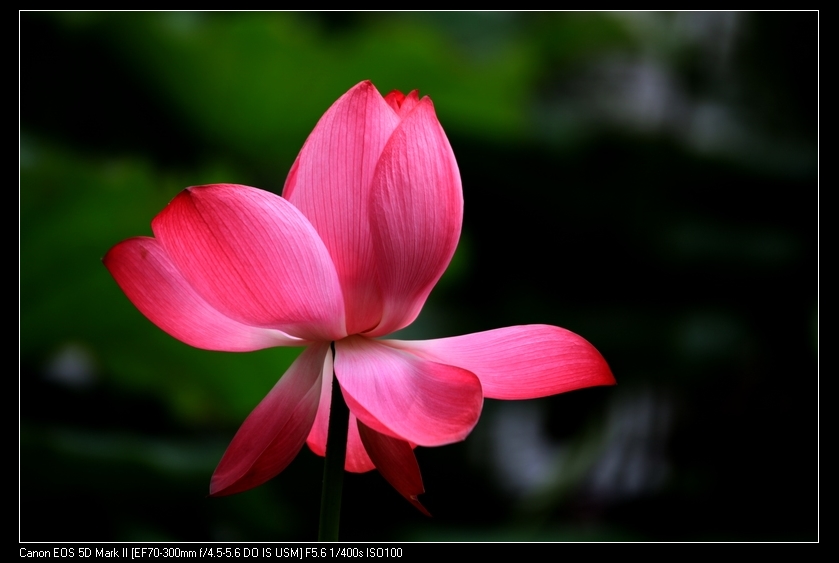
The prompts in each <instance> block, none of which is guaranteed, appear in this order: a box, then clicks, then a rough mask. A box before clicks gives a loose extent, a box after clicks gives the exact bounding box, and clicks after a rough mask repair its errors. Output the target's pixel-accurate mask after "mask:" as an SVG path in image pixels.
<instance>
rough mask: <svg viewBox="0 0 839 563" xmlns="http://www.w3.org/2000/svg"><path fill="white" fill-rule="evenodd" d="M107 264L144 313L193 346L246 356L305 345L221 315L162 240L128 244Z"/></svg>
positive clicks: (112, 254)
mask: <svg viewBox="0 0 839 563" xmlns="http://www.w3.org/2000/svg"><path fill="white" fill-rule="evenodd" d="M102 261H103V262H104V263H105V266H106V267H107V268H108V270H109V271H110V272H111V275H112V276H114V279H115V280H116V282H117V284H119V287H120V288H121V289H122V291H123V292H125V295H126V296H128V299H129V300H131V302H132V303H133V304H134V306H135V307H137V309H139V310H140V312H141V313H143V314H144V315H145V316H146V317H147V318H148V319H149V320H150V321H151V322H153V323H154V324H156V325H157V326H159V327H160V328H161V329H163V330H164V331H166V332H167V333H169V334H170V335H172V336H174V337H175V338H177V339H178V340H180V341H182V342H186V343H187V344H189V345H190V346H195V347H196V348H205V349H207V350H224V351H227V352H246V351H250V350H259V349H261V348H270V347H272V346H300V345H303V344H305V341H301V340H299V339H296V338H292V337H289V336H288V335H286V334H284V333H282V332H280V331H278V330H274V329H270V328H259V327H255V326H250V325H246V324H242V323H240V322H239V321H236V320H234V319H231V318H230V317H228V316H226V315H224V314H223V313H221V312H219V311H218V310H217V309H215V308H214V307H212V306H211V305H210V304H209V303H207V301H205V300H204V298H203V297H202V296H201V295H199V294H198V292H196V291H195V289H193V287H192V286H191V285H190V284H189V282H187V281H186V279H184V277H183V275H182V274H181V272H180V270H178V269H177V268H176V267H175V265H174V264H173V263H172V260H171V259H170V257H169V255H168V254H167V253H166V251H165V250H164V249H163V247H162V246H161V245H160V242H159V241H157V240H156V239H153V238H149V237H135V238H131V239H128V240H126V241H123V242H121V243H119V244H117V245H116V246H114V247H113V248H112V249H111V250H109V251H108V253H107V254H106V255H105V257H104V258H103V259H102Z"/></svg>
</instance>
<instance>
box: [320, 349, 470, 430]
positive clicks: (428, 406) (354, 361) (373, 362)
mask: <svg viewBox="0 0 839 563" xmlns="http://www.w3.org/2000/svg"><path fill="white" fill-rule="evenodd" d="M335 354H336V357H335V375H336V376H337V377H338V381H340V382H341V390H342V391H343V395H344V399H345V400H346V401H347V406H348V407H349V408H350V411H351V412H352V413H353V414H354V415H355V416H356V417H358V419H359V420H360V421H362V422H363V423H364V424H366V425H367V426H369V427H370V428H372V429H373V430H376V431H378V432H381V433H383V434H387V435H389V436H392V437H394V438H399V439H401V440H406V441H409V442H412V443H414V444H419V445H421V446H440V445H443V444H450V443H452V442H457V441H460V440H463V439H464V438H466V436H467V435H468V434H469V432H470V431H471V430H472V428H473V427H474V426H475V424H476V423H477V422H478V417H479V416H480V413H481V407H482V406H483V397H482V395H481V384H480V382H479V381H478V378H477V377H476V376H475V374H473V373H471V372H469V371H467V370H464V369H461V368H458V367H454V366H450V365H445V364H441V363H436V362H429V361H427V360H424V359H422V358H420V357H418V356H416V355H414V354H411V353H410V352H406V351H403V350H397V349H395V348H391V347H389V346H386V345H385V344H383V343H381V342H378V341H375V340H369V339H366V338H362V337H352V336H351V337H349V338H345V339H343V340H340V341H338V342H336V343H335Z"/></svg>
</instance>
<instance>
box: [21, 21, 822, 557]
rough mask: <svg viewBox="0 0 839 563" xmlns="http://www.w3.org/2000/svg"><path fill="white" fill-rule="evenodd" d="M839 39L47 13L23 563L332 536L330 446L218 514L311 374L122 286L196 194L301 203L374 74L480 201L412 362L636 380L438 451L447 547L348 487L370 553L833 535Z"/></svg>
mask: <svg viewBox="0 0 839 563" xmlns="http://www.w3.org/2000/svg"><path fill="white" fill-rule="evenodd" d="M817 24H818V20H817V13H814V12H791V13H737V12H724V13H715V12H701V13H691V12H676V13H654V12H631V13H605V12H597V13H578V12H575V13H563V12H551V13H538V12H530V13H510V12H504V13H492V12H481V13H477V12H476V13H468V12H444V13H436V12H423V13H411V12H400V13H381V12H363V13H354V12H324V13H317V12H314V13H293V12H280V13H274V12H271V13H258V12H248V13H227V12H213V13H183V12H166V13H154V12H142V13H130V12H105V13H99V12H61V13H48V12H22V13H21V14H20V60H21V62H20V66H21V68H20V76H21V78H20V92H21V93H20V122H21V131H20V417H21V426H20V427H21V430H20V455H21V464H20V466H21V477H20V479H21V487H20V491H21V492H20V502H21V510H20V518H21V522H20V534H21V539H23V540H126V541H130V540H194V541H208V540H241V541H247V540H311V539H313V538H314V536H315V530H316V529H317V509H318V506H319V491H320V489H319V484H320V471H321V462H320V459H319V458H317V457H316V456H314V455H312V454H311V453H310V452H308V451H307V450H305V448H304V452H303V453H301V455H300V456H299V457H298V459H297V460H295V462H294V463H293V464H292V465H291V466H290V467H289V468H288V469H287V470H286V471H285V472H283V473H282V474H281V475H280V476H279V477H278V478H276V479H274V480H273V481H271V482H270V483H268V484H266V485H264V486H262V487H260V488H258V489H256V490H253V491H250V492H247V493H244V494H241V495H237V496H234V497H230V498H223V499H208V498H205V495H206V491H207V488H208V485H209V477H210V475H211V473H212V470H213V467H214V465H215V463H217V461H218V459H220V457H221V454H222V452H223V451H224V447H225V446H226V444H227V442H228V441H229V440H230V438H231V437H232V435H233V433H234V432H235V430H236V428H237V426H238V424H239V423H241V421H242V420H243V419H244V418H245V416H247V414H248V412H249V411H250V410H251V409H252V408H253V407H254V406H255V405H256V404H257V403H258V402H259V400H260V399H261V398H262V397H263V396H264V395H265V394H266V393H267V391H268V390H269V389H270V388H271V386H272V385H273V384H274V383H275V382H276V380H277V379H278V377H279V376H280V375H281V374H282V373H283V372H284V371H285V369H286V368H287V366H288V365H289V364H290V363H291V361H292V360H293V359H294V357H295V356H296V354H297V353H298V351H297V350H290V349H280V348H278V349H272V350H265V351H261V352H256V353H248V354H228V353H217V352H207V351H202V350H195V349H192V348H190V347H188V346H186V345H184V344H182V343H180V342H178V341H176V340H174V339H172V338H171V337H169V336H167V335H166V334H164V333H162V332H161V331H160V330H159V329H157V328H156V327H155V326H154V325H152V324H151V323H150V322H148V321H147V320H146V319H145V318H143V316H142V315H141V314H140V313H139V312H138V311H136V310H135V309H134V307H133V306H132V305H131V304H130V303H129V302H128V300H127V299H126V298H125V297H124V295H123V294H122V293H121V291H120V290H119V288H118V287H117V286H116V284H115V283H114V282H113V280H112V279H111V278H110V276H109V275H108V272H107V270H106V269H105V268H104V267H103V266H102V265H101V262H100V259H101V257H102V256H103V255H104V253H105V252H107V250H108V248H110V247H111V246H112V245H113V244H115V243H117V242H118V241H120V240H123V239H125V238H128V237H131V236H138V235H141V236H149V235H150V234H151V231H150V227H149V223H150V221H151V219H152V218H153V217H154V216H155V214H156V213H158V212H159V211H160V210H161V209H162V208H163V207H164V206H165V204H166V203H167V202H168V201H169V200H170V199H171V198H172V197H174V196H175V195H176V194H177V193H178V191H179V190H181V189H183V188H184V187H186V186H189V185H200V184H205V183H215V182H233V183H241V184H248V185H254V186H257V187H261V188H263V189H268V190H272V191H274V192H277V193H279V192H280V191H281V189H282V185H283V180H284V177H285V174H286V173H287V170H288V168H289V167H290V165H291V163H292V162H293V160H294V157H295V156H296V152H297V151H298V150H299V148H300V146H302V143H303V142H304V140H305V138H306V136H307V135H308V133H309V132H310V131H311V129H312V127H313V126H314V124H315V123H316V122H317V120H318V118H319V117H320V116H321V115H322V114H323V112H324V111H325V110H326V109H327V108H328V107H329V105H330V104H331V103H332V102H334V100H335V99H337V98H338V97H339V96H340V95H341V94H342V93H344V92H345V91H346V90H347V89H349V88H350V87H351V86H353V85H354V84H356V83H357V82H359V81H360V80H363V79H370V80H372V81H373V83H374V84H375V85H376V86H377V87H378V88H379V90H380V91H381V92H382V93H386V92H387V91H389V90H391V89H400V90H403V91H409V90H411V89H415V88H417V89H419V91H420V94H421V95H429V96H431V97H432V98H433V100H434V103H435V107H436V109H437V112H438V116H439V118H440V120H441V122H442V123H443V125H444V127H445V128H446V131H447V133H448V134H449V137H450V140H451V142H452V145H453V147H454V149H455V154H456V155H457V157H458V162H459V166H460V169H461V174H462V177H463V184H464V193H465V199H466V215H465V224H464V232H463V237H462V240H461V246H460V248H459V249H458V253H457V255H456V256H455V259H454V261H453V263H452V267H451V268H450V270H449V272H447V274H446V276H445V277H444V279H443V280H442V281H441V284H440V286H439V287H438V288H437V290H436V291H435V292H434V293H433V294H432V296H431V298H430V299H429V302H428V303H427V305H426V307H425V309H424V311H423V314H422V315H421V317H420V318H419V319H418V320H417V322H416V323H414V325H412V326H411V327H409V328H407V329H405V331H404V333H403V334H404V336H405V337H406V338H434V337H441V336H447V335H451V334H458V333H464V332H471V331H477V330H486V329H491V328H496V327H500V326H506V325H513V324H526V323H548V324H556V325H560V326H564V327H566V328H569V329H570V330H574V331H575V332H578V333H580V334H582V335H583V336H585V337H586V338H587V339H588V340H590V341H591V342H593V343H594V344H595V345H596V346H597V347H598V348H599V349H600V350H601V352H602V353H603V354H604V356H605V357H606V358H607V360H608V361H609V362H610V365H611V366H612V368H613V371H614V373H615V375H616V377H617V379H618V382H619V385H618V387H616V388H612V389H590V390H585V391H580V392H576V393H572V394H568V395H562V396H557V397H551V398H547V399H541V400H538V401H527V402H522V403H503V402H494V401H489V402H487V403H486V405H485V408H484V414H483V416H482V419H481V422H480V423H479V424H478V427H477V428H476V430H475V431H474V432H473V434H472V436H470V437H469V439H467V441H466V442H464V443H461V444H456V445H452V446H447V447H444V448H433V449H425V448H420V449H418V450H417V457H418V460H419V462H420V467H421V468H422V471H423V476H424V479H425V486H426V490H427V491H428V492H427V494H426V495H425V496H424V497H423V501H424V503H425V504H426V506H428V507H429V509H430V511H431V512H432V513H433V514H434V515H435V517H434V518H433V519H430V520H429V519H425V517H423V516H421V515H420V514H418V513H416V512H415V511H414V509H413V508H412V507H410V505H408V504H407V503H405V502H404V500H403V499H401V498H400V497H399V495H398V494H396V493H395V492H394V491H393V490H392V489H390V487H389V486H388V485H387V484H386V483H385V482H384V480H383V479H381V477H380V476H379V475H378V474H377V473H376V472H371V473H368V474H364V475H348V476H347V482H346V485H345V489H346V491H345V499H344V513H343V522H342V537H343V538H344V539H347V540H396V539H404V540H413V541H433V540H438V541H452V540H475V541H493V540H510V541H527V540H542V541H552V540H555V541H567V540H578V541H609V540H615V541H624V540H626V541H632V540H815V539H817V499H818V492H817V491H818V465H817V447H818V444H817V423H818V420H817V415H818V408H817V406H818V403H817V389H818V367H817V366H818V362H817V355H818V292H817V283H813V275H814V274H817V264H818V251H817V248H818V246H817V244H818V214H817V213H818V211H817V202H818V180H817V179H818V176H817V174H818V162H817V139H818V137H817V128H818V105H817V104H818V102H817V100H818V96H817V94H818V91H817V84H818V82H817V81H818V67H817V60H818V59H817V32H818V25H817ZM807 280H811V281H807ZM808 373H809V374H810V375H809V376H808V375H807V374H808ZM811 377H812V379H810V378H811ZM80 504H81V505H84V507H85V513H86V514H88V516H87V517H85V518H81V517H80V516H79V510H78V507H79V506H80Z"/></svg>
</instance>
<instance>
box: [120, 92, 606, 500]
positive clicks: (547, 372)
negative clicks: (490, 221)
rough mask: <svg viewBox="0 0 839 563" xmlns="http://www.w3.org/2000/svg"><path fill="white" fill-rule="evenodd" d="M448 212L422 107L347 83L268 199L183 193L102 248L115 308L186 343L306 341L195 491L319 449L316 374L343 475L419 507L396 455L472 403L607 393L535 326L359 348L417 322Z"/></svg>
mask: <svg viewBox="0 0 839 563" xmlns="http://www.w3.org/2000/svg"><path fill="white" fill-rule="evenodd" d="M462 218H463V194H462V190H461V184H460V175H459V173H458V169H457V163H456V162H455V158H454V154H453V153H452V149H451V146H450V145H449V142H448V139H447V138H446V135H445V133H444V132H443V129H442V128H441V126H440V123H439V122H438V121H437V117H436V115H435V113H434V107H433V105H432V103H431V100H430V99H428V98H427V97H426V98H423V99H419V97H418V96H417V93H416V92H411V93H410V94H409V95H407V96H404V95H403V94H401V93H400V92H391V93H390V94H388V95H387V96H385V97H382V96H381V94H379V92H378V91H377V90H376V89H375V87H374V86H373V85H372V84H371V83H370V82H362V83H360V84H358V85H357V86H355V87H354V88H352V89H351V90H350V91H349V92H347V93H346V94H344V95H343V96H342V97H341V98H340V99H339V100H338V101H337V102H335V103H334V104H333V105H332V107H331V108H330V109H329V110H328V111H327V112H326V114H325V115H324V116H323V117H322V118H321V120H320V121H319V122H318V124H317V126H316V127H315V129H314V131H313V132H312V134H311V135H310V136H309V138H308V140H307V141H306V143H305V145H304V146H303V149H302V150H301V151H300V155H299V156H298V157H297V160H296V161H295V163H294V165H293V166H292V169H291V172H290V173H289V176H288V179H287V180H286V184H285V188H284V190H283V197H279V196H276V195H274V194H271V193H269V192H265V191H261V190H258V189H255V188H250V187H246V186H238V185H227V184H218V185H211V186H202V187H193V188H188V189H187V190H185V191H183V192H181V193H180V194H179V195H178V196H176V197H175V199H174V200H172V202H171V203H169V205H168V206H167V207H166V208H165V209H164V210H163V211H161V212H160V214H159V215H158V216H157V217H155V219H154V221H153V222H152V231H153V232H154V238H149V237H136V238H132V239H129V240H126V241H124V242H122V243H119V244H117V245H116V246H114V247H113V248H112V249H111V250H110V251H109V252H108V254H107V255H106V256H105V258H104V262H105V265H106V266H107V268H108V269H109V270H110V272H111V274H112V275H113V276H114V278H115V279H116V281H117V283H118V284H119V286H120V287H121V288H122V290H123V291H124V292H125V294H126V295H127V296H128V298H129V299H130V300H131V301H132V303H134V305H135V306H136V307H137V308H138V309H139V310H140V311H141V312H142V313H143V314H144V315H146V317H148V318H149V319H150V320H151V321H152V322H153V323H155V324H156V325H157V326H159V327H160V328H162V329H163V330H164V331H166V332H168V333H169V334H170V335H172V336H174V337H175V338H177V339H179V340H181V341H183V342H185V343H187V344H190V345H192V346H196V347H198V348H205V349H209V350H226V351H247V350H257V349H260V348H267V347H271V346H306V349H305V350H304V351H303V353H302V354H301V355H300V356H299V357H298V358H297V360H295V362H294V363H293V364H292V366H291V367H290V368H289V369H288V371H287V372H286V373H285V375H283V376H282V378H281V379H280V380H279V381H278V382H277V384H276V385H275V386H274V388H273V389H272V390H271V391H270V392H269V393H268V395H267V396H266V397H265V398H264V399H263V400H262V402H261V403H260V404H259V405H258V406H257V407H256V408H255V409H254V411H253V412H252V413H251V414H250V416H249V417H248V418H247V419H246V420H245V422H244V424H242V427H241V428H240V429H239V431H238V432H237V434H236V436H235V437H234V438H233V441H232V442H231V444H230V446H229V447H228V448H227V451H226V452H225V454H224V456H223V457H222V459H221V462H220V463H219V465H218V467H217V468H216V471H215V473H214V474H213V477H212V481H211V484H210V493H211V494H212V495H226V494H231V493H238V492H241V491H245V490H247V489H250V488H252V487H256V486H257V485H260V484H262V483H264V482H265V481H267V480H268V479H271V478H272V477H274V476H275V475H277V474H278V473H280V472H281V471H282V470H283V469H285V467H286V466H287V465H288V464H289V463H291V461H292V460H293V459H294V457H295V456H296V455H297V453H298V452H299V451H300V449H301V448H302V447H303V444H304V443H307V444H308V445H309V447H310V448H311V449H312V451H314V452H315V453H316V454H318V455H324V453H325V451H326V438H327V422H328V416H329V407H330V396H331V393H330V390H331V387H332V377H333V370H334V374H335V376H337V378H338V381H339V382H340V386H341V390H342V393H343V397H344V399H345V400H346V403H347V405H348V406H349V409H350V419H349V431H348V435H347V454H346V462H345V468H346V470H347V471H352V472H364V471H369V470H371V469H373V468H374V467H376V468H378V469H379V471H380V472H381V473H382V475H383V476H384V477H385V478H386V479H387V480H388V482H390V483H391V484H392V485H393V486H394V487H395V488H396V489H397V490H398V491H399V492H400V493H401V494H402V495H403V496H404V497H405V498H407V499H408V500H409V501H411V502H412V503H413V504H414V505H415V506H417V507H418V508H419V509H420V510H422V511H423V512H425V509H424V508H423V507H422V505H421V504H420V503H419V501H418V500H417V495H418V494H420V493H422V492H423V491H424V489H423V486H422V478H421V477H420V473H419V468H418V466H417V462H416V458H415V457H414V453H413V448H414V447H415V446H417V445H420V446H441V445H444V444H450V443H452V442H457V441H459V440H463V439H464V438H466V436H467V435H468V434H469V432H470V431H471V430H472V428H473V427H474V426H475V424H476V423H477V421H478V416H479V415H480V413H481V407H482V405H483V400H484V397H489V398H494V399H529V398H535V397H544V396H547V395H552V394H555V393H563V392H565V391H571V390H574V389H579V388H582V387H589V386H593V385H611V384H614V378H613V377H612V374H611V372H610V371H609V368H608V366H607V365H606V362H605V361H604V360H603V358H602V356H601V355H600V354H599V353H598V352H597V350H596V349H595V348H594V347H593V346H592V345H591V344H589V343H588V342H586V341H585V340H584V339H583V338H581V337H580V336H577V335H576V334H573V333H571V332H569V331H567V330H565V329H562V328H558V327H553V326H545V325H531V326H515V327H509V328H502V329H497V330H491V331H487V332H481V333H477V334H469V335H465V336H457V337H453V338H442V339H439V340H425V341H419V342H405V341H400V340H378V339H377V338H378V337H381V336H384V335H387V334H389V333H391V332H393V331H395V330H398V329H401V328H403V327H405V326H407V325H409V324H410V323H411V322H412V321H413V320H414V319H415V318H416V317H417V315H418V314H419V312H420V309H421V308H422V306H423V304H424V303H425V300H426V298H427V297H428V294H429V293H430V292H431V289H432V288H433V287H434V285H435V283H436V282H437V280H438V279H439V278H440V276H441V275H442V274H443V271H444V270H445V269H446V266H447V265H448V263H449V261H450V260H451V257H452V254H453V253H454V251H455V246H456V245H457V242H458V238H459V237H460V228H461V222H462ZM332 342H334V343H335V357H334V358H333V355H332V353H331V351H330V344H331V343H332Z"/></svg>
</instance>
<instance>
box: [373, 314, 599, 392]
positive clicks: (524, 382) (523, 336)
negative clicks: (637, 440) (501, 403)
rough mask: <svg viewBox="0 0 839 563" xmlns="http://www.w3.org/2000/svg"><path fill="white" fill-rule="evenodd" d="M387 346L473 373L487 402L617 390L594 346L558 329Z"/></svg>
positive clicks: (523, 328) (507, 331) (524, 328)
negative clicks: (590, 389) (585, 390)
mask: <svg viewBox="0 0 839 563" xmlns="http://www.w3.org/2000/svg"><path fill="white" fill-rule="evenodd" d="M386 343H387V344H389V345H390V346H394V347H397V348H400V349H402V350H406V351H411V352H413V353H415V354H417V355H418V356H421V357H423V358H426V359H428V360H431V361H435V362H442V363H447V364H451V365H454V366H458V367H461V368H463V369H466V370H469V371H470V372H472V373H474V374H475V375H477V376H478V378H479V379H480V380H481V385H482V387H483V392H484V396H485V397H489V398H492V399H535V398H537V397H547V396H548V395H555V394H557V393H565V392H567V391H573V390H575V389H582V388H584V387H593V386H597V385H614V384H615V378H614V376H613V375H612V372H611V370H610V369H609V366H608V364H606V360H604V359H603V356H601V355H600V352H598V351H597V349H596V348H595V347H594V346H592V345H591V344H589V343H588V342H587V341H586V340H585V339H584V338H583V337H581V336H579V335H577V334H574V333H573V332H571V331H568V330H565V329H564V328H559V327H556V326H548V325H526V326H511V327H507V328H499V329H496V330H489V331H486V332H477V333H475V334H466V335H464V336H455V337H452V338H440V339H438V340H424V341H413V342H408V341H386Z"/></svg>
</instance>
